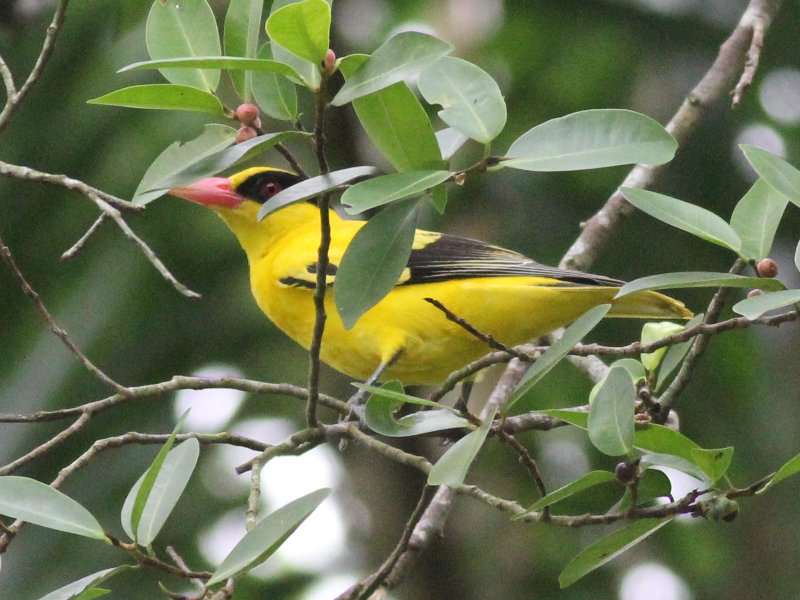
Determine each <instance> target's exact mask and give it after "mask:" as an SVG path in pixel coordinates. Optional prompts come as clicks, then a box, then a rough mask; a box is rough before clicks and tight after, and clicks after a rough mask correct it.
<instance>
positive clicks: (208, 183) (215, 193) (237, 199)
mask: <svg viewBox="0 0 800 600" xmlns="http://www.w3.org/2000/svg"><path fill="white" fill-rule="evenodd" d="M169 193H170V194H172V195H173V196H177V197H178V198H183V199H184V200H191V201H192V202H197V203H198V204H202V205H204V206H209V207H214V206H224V207H227V208H235V207H236V206H239V204H241V203H242V201H243V200H244V196H242V195H240V194H237V193H236V192H235V191H233V190H232V189H231V182H230V179H228V178H227V177H207V178H206V179H201V180H200V181H196V182H194V183H192V184H190V185H187V186H185V187H179V188H174V189H171V190H170V191H169Z"/></svg>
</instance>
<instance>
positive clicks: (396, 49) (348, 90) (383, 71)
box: [331, 31, 453, 106]
mask: <svg viewBox="0 0 800 600" xmlns="http://www.w3.org/2000/svg"><path fill="white" fill-rule="evenodd" d="M452 51H453V47H452V46H451V45H450V44H448V43H447V42H443V41H442V40H440V39H438V38H435V37H433V36H432V35H427V34H424V33H419V32H416V31H403V32H401V33H398V34H396V35H393V36H392V37H390V38H389V39H388V40H386V41H385V42H384V43H383V44H382V45H381V46H380V47H379V48H378V49H377V50H375V52H374V53H373V54H372V56H370V57H369V58H368V59H367V60H366V61H365V62H364V64H362V65H361V67H359V68H358V69H357V70H356V71H355V72H354V73H353V74H352V75H350V76H349V77H348V78H347V81H346V82H345V84H344V85H343V86H342V88H341V89H340V90H339V93H338V94H336V96H334V98H333V100H331V104H333V105H334V106H342V105H344V104H347V103H348V102H352V101H353V100H355V99H356V98H361V97H362V96H366V95H367V94H372V93H373V92H377V91H378V90H381V89H383V88H386V87H389V86H390V85H392V84H393V83H397V82H398V81H403V80H404V79H406V78H407V77H410V76H412V75H414V74H416V73H417V72H419V71H420V70H421V69H424V68H425V67H427V66H428V65H430V64H431V63H433V62H435V61H437V60H438V59H439V58H441V57H442V56H444V55H446V54H450V52H452Z"/></svg>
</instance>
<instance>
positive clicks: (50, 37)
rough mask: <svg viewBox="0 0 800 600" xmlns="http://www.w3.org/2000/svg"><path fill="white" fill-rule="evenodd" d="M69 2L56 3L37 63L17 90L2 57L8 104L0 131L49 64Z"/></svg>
mask: <svg viewBox="0 0 800 600" xmlns="http://www.w3.org/2000/svg"><path fill="white" fill-rule="evenodd" d="M67 4H69V0H59V1H58V3H57V4H56V8H55V11H54V12H53V20H52V21H51V22H50V25H49V26H48V27H47V33H46V34H45V38H44V42H43V43H42V49H41V51H40V52H39V56H38V57H37V59H36V63H35V64H34V65H33V68H32V69H31V72H30V73H29V74H28V78H27V79H26V80H25V83H23V84H22V87H20V88H19V90H17V89H16V86H15V85H14V78H13V76H12V74H11V71H10V70H9V68H8V65H6V63H5V61H4V60H3V59H2V58H0V73H1V74H2V77H3V82H4V84H5V87H6V104H5V106H4V107H3V111H2V112H0V131H2V130H3V129H5V128H6V126H7V125H8V122H9V121H10V120H11V116H12V115H13V114H14V111H15V110H16V109H17V107H18V106H19V105H20V103H21V102H22V100H23V99H24V98H25V96H26V95H27V94H28V92H30V91H31V88H32V87H33V85H34V84H35V83H36V82H37V81H38V80H39V77H41V75H42V71H43V70H44V68H45V65H47V62H48V61H49V60H50V57H51V56H52V55H53V50H54V49H55V44H56V38H57V37H58V33H59V31H60V30H61V25H62V24H63V23H64V15H65V14H66V11H67Z"/></svg>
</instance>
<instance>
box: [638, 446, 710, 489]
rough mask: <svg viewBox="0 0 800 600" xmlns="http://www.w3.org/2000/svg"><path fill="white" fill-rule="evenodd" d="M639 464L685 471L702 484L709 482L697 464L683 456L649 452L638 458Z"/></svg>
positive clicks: (644, 466) (646, 466) (643, 466)
mask: <svg viewBox="0 0 800 600" xmlns="http://www.w3.org/2000/svg"><path fill="white" fill-rule="evenodd" d="M639 465H640V466H641V467H642V468H643V469H644V468H650V467H651V466H656V467H669V468H671V469H675V470H676V471H680V472H682V473H686V474H687V475H690V476H691V477H694V478H695V479H698V480H699V481H700V482H702V483H704V484H709V482H708V477H707V476H706V474H705V472H703V470H702V469H701V468H700V467H699V466H697V465H696V464H694V462H693V461H692V460H687V459H685V458H681V457H680V456H675V455H674V454H659V453H657V452H649V453H647V454H643V455H642V456H641V458H640V459H639Z"/></svg>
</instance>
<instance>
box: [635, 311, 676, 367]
mask: <svg viewBox="0 0 800 600" xmlns="http://www.w3.org/2000/svg"><path fill="white" fill-rule="evenodd" d="M685 330H686V327H685V326H683V325H678V324H677V323H673V322H671V321H651V322H649V323H645V324H644V327H642V336H641V338H640V341H641V343H642V344H645V345H647V344H652V343H654V342H658V341H660V340H663V339H664V338H668V337H669V336H671V335H674V334H676V333H680V332H682V331H685ZM666 353H667V347H666V346H664V347H663V348H659V349H658V350H656V351H655V352H646V353H643V354H642V355H641V359H642V364H643V365H644V367H645V368H646V369H647V370H648V371H655V370H656V368H658V365H659V363H661V359H662V358H664V355H665V354H666Z"/></svg>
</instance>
